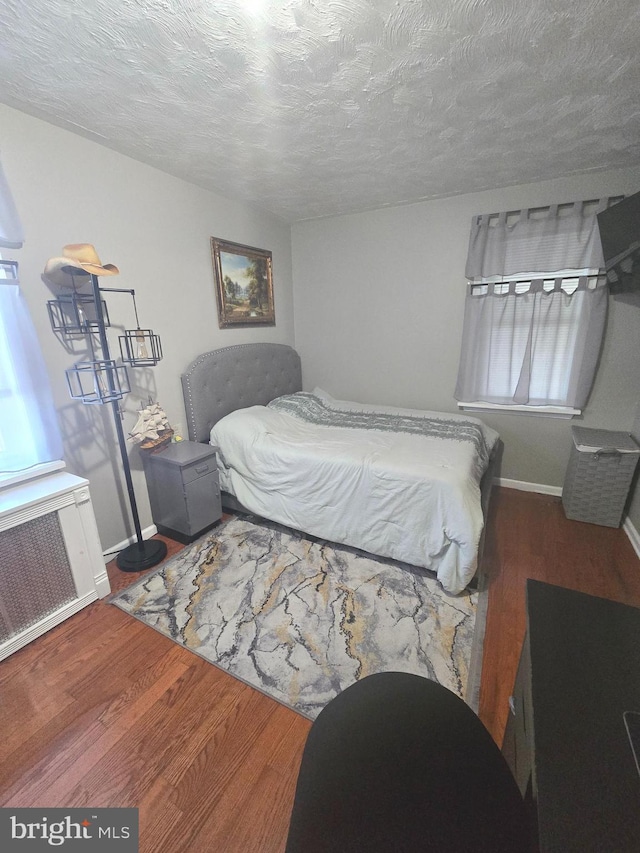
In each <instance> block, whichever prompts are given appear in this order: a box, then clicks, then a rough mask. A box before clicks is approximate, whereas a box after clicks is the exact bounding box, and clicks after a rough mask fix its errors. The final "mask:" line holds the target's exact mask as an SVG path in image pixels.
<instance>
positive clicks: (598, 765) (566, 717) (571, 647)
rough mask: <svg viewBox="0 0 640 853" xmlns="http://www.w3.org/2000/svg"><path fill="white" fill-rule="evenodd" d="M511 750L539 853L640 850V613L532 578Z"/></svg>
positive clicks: (508, 737) (508, 739)
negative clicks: (635, 726)
mask: <svg viewBox="0 0 640 853" xmlns="http://www.w3.org/2000/svg"><path fill="white" fill-rule="evenodd" d="M510 704H511V708H510V713H509V719H508V723H507V728H506V731H505V738H504V744H503V754H504V756H505V758H506V759H507V761H508V763H509V765H510V767H511V769H512V772H513V774H514V776H515V778H516V780H517V782H518V785H519V787H520V790H521V792H522V793H523V795H527V796H528V797H530V798H531V802H532V806H533V810H534V820H535V824H536V828H535V829H536V831H535V834H536V835H537V837H538V843H539V849H540V851H541V853H547V852H548V851H556V852H557V853H574V851H575V853H590V851H593V853H595V851H598V853H602V851H607V853H608V851H612V853H613V851H616V853H627V851H628V853H638V851H640V773H639V772H638V767H637V765H636V761H635V758H634V753H633V749H632V746H631V743H630V740H629V733H628V725H627V723H626V722H625V720H627V719H629V712H638V711H640V609H638V608H636V607H630V606H628V605H625V604H620V603H618V602H614V601H608V600H605V599H602V598H596V597H594V596H591V595H585V594H584V593H580V592H574V591H573V590H568V589H564V588H562V587H558V586H553V585H552V584H546V583H541V582H539V581H533V580H529V581H527V634H526V637H525V641H524V645H523V649H522V656H521V659H520V666H519V669H518V674H517V677H516V682H515V685H514V691H513V696H512V697H511V702H510Z"/></svg>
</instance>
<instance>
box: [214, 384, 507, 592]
mask: <svg viewBox="0 0 640 853" xmlns="http://www.w3.org/2000/svg"><path fill="white" fill-rule="evenodd" d="M334 424H335V425H334ZM458 428H459V429H461V430H462V437H460V436H456V430H457V429H458ZM392 429H393V431H392ZM396 430H397V431H396ZM497 438H498V434H497V433H496V432H494V431H493V430H492V429H490V428H489V427H487V426H485V425H484V424H482V422H481V421H479V420H477V419H475V418H468V417H466V416H462V415H452V414H442V413H433V412H421V411H417V410H412V409H394V408H391V407H387V406H368V405H363V404H358V403H347V402H344V401H340V400H334V399H333V398H332V397H330V396H329V395H327V394H325V393H324V392H321V391H319V389H316V390H315V392H314V394H313V395H311V394H299V395H298V394H295V395H291V396H290V397H281V398H278V399H277V400H275V401H274V402H273V403H270V404H269V406H266V407H265V406H252V407H251V408H248V409H240V410H238V411H235V412H233V413H232V414H230V415H227V417H225V418H223V419H222V420H221V421H219V422H218V423H217V424H216V425H215V427H214V428H213V429H212V431H211V444H214V445H217V446H218V447H219V448H220V453H219V465H220V485H221V487H222V489H223V490H224V491H227V492H229V493H230V494H232V495H235V497H236V498H237V499H238V500H239V501H240V503H241V504H242V505H243V506H244V507H246V509H248V510H250V511H251V512H254V513H256V514H257V515H260V516H263V517H264V518H269V519H271V520H273V521H276V522H278V523H280V524H284V525H287V526H289V527H293V528H295V529H297V530H301V531H304V532H305V533H308V534H311V535H313V536H317V537H320V538H322V539H328V540H330V541H333V542H339V543H342V544H345V545H350V546H352V547H355V548H359V549H362V550H364V551H368V552H370V553H372V554H378V555H380V556H382V557H390V558H392V559H395V560H402V561H404V562H407V563H411V564H413V565H416V566H422V567H424V568H427V569H431V570H434V571H436V572H437V577H438V579H439V580H440V582H441V583H442V586H443V587H444V589H446V590H447V591H449V592H451V593H458V592H461V591H462V590H463V589H464V588H465V587H466V585H467V584H468V583H469V581H470V580H471V578H472V577H473V575H474V574H475V571H476V565H477V555H478V545H479V542H480V535H481V532H482V526H483V517H482V509H481V505H480V479H481V477H482V474H483V473H484V470H485V469H486V466H487V463H488V456H489V453H490V451H491V449H492V447H493V445H494V444H495V442H496V440H497Z"/></svg>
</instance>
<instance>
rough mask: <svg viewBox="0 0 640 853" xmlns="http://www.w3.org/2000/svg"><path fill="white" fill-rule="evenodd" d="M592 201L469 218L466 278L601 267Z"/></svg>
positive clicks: (595, 209)
mask: <svg viewBox="0 0 640 853" xmlns="http://www.w3.org/2000/svg"><path fill="white" fill-rule="evenodd" d="M608 203H609V200H608V199H603V200H602V201H600V202H598V204H597V205H594V204H593V203H592V204H588V205H587V204H585V202H582V201H578V202H573V203H571V204H563V205H557V204H554V205H551V207H548V208H543V209H542V210H541V209H539V208H536V209H534V210H527V209H524V210H518V211H513V212H510V213H508V212H506V211H504V212H502V213H496V214H486V213H485V214H481V215H479V216H474V217H473V219H472V220H471V233H470V235H469V252H468V255H467V267H466V276H467V278H468V279H469V280H470V281H482V280H486V279H488V278H492V277H495V276H502V277H506V278H508V277H511V276H515V275H520V274H529V273H533V272H536V273H547V274H551V275H553V274H554V273H556V272H558V271H559V270H584V269H596V270H597V269H600V268H602V267H603V266H604V260H603V257H602V244H601V242H600V231H599V229H598V219H597V213H598V211H600V210H604V209H605V207H606V206H607V205H608Z"/></svg>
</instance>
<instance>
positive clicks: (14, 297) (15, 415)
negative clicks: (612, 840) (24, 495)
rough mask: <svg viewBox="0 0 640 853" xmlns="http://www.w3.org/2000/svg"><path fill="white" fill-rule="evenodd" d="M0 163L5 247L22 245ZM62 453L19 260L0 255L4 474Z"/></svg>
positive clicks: (0, 242) (0, 454)
mask: <svg viewBox="0 0 640 853" xmlns="http://www.w3.org/2000/svg"><path fill="white" fill-rule="evenodd" d="M22 242H23V240H22V228H21V226H20V221H19V219H18V215H17V212H16V210H15V206H14V204H13V198H12V197H11V194H10V192H9V187H8V185H7V183H6V180H5V178H4V173H3V171H2V167H1V166H0V247H1V248H7V247H8V248H10V249H16V248H19V247H20V246H21V245H22ZM61 457H62V444H61V440H60V432H59V429H58V423H57V418H56V413H55V409H54V407H53V402H52V399H51V391H50V388H49V383H48V378H47V372H46V367H45V364H44V359H43V358H42V353H41V351H40V344H39V342H38V339H37V337H36V333H35V329H34V328H33V324H32V322H31V317H30V316H29V311H28V308H27V306H26V304H25V302H24V299H23V297H22V294H21V292H20V285H19V282H18V264H17V263H16V262H15V261H7V260H2V257H1V256H0V479H5V476H3V475H7V474H8V473H14V472H17V471H23V470H26V469H30V468H33V467H34V466H37V465H40V464H42V463H46V462H51V461H53V460H57V459H60V458H61Z"/></svg>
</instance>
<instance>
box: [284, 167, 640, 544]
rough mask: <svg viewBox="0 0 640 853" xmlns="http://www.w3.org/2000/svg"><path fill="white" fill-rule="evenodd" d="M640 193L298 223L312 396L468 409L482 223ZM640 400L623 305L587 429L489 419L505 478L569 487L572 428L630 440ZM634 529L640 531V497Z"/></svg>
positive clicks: (595, 186)
mask: <svg viewBox="0 0 640 853" xmlns="http://www.w3.org/2000/svg"><path fill="white" fill-rule="evenodd" d="M639 189H640V168H637V169H635V170H627V171H611V172H600V173H597V174H593V175H588V176H581V177H574V178H566V179H561V180H553V181H545V182H541V183H537V184H530V185H527V186H517V187H510V188H506V189H498V190H493V191H490V192H482V193H475V194H470V195H466V196H457V197H453V198H448V199H442V200H437V201H432V202H424V203H420V204H412V205H406V206H403V207H395V208H386V209H382V210H377V211H373V212H369V213H362V214H357V215H351V216H341V217H334V218H330V219H324V220H314V221H309V222H301V223H297V224H295V225H294V226H293V228H292V252H293V280H294V298H295V306H296V312H295V332H296V347H297V349H298V351H299V352H300V354H301V357H302V365H303V371H304V382H305V387H306V388H308V389H311V388H313V386H314V385H319V386H321V387H323V388H325V390H327V391H329V392H330V393H332V394H334V396H337V397H341V398H345V399H355V400H360V401H364V402H379V403H390V404H395V405H403V406H411V407H419V408H424V409H433V410H440V411H457V409H456V403H455V400H454V399H453V391H454V387H455V382H456V376H457V370H458V358H459V353H460V341H461V336H462V321H463V311H464V298H465V284H466V281H465V276H464V267H465V260H466V254H467V243H468V237H469V226H470V221H471V217H472V216H473V215H474V214H477V213H484V212H494V211H499V210H505V209H506V210H514V209H519V208H521V207H535V206H543V205H546V204H550V203H553V202H565V201H572V200H574V199H589V198H599V197H601V196H606V195H616V194H620V193H626V194H629V193H632V192H635V191H637V190H639ZM639 401H640V300H636V304H635V305H629V304H625V303H622V302H620V301H618V300H614V299H612V300H610V313H609V320H608V327H607V333H606V339H605V342H604V347H603V352H602V358H601V364H600V369H599V372H598V376H597V379H596V383H595V387H594V390H593V393H592V396H591V399H590V402H589V404H588V406H587V408H586V411H585V413H584V417H583V419H581V420H577V419H576V420H574V421H564V420H552V419H548V418H534V417H530V416H519V415H514V414H496V415H491V416H489V415H487V416H483V417H484V420H486V422H487V423H489V424H490V425H491V426H493V427H494V428H495V429H497V430H498V431H499V432H500V434H501V435H502V438H503V440H504V443H505V452H504V461H503V466H502V476H503V477H505V478H510V479H514V480H520V481H525V482H528V483H536V484H542V485H547V486H556V487H558V486H561V485H562V481H563V476H564V470H565V466H566V462H567V459H568V454H569V452H570V448H571V425H572V423H581V424H583V425H584V426H594V427H599V428H602V429H614V430H625V431H628V430H630V429H631V427H632V424H633V421H634V417H635V412H636V407H637V405H638V402H639ZM636 504H637V505H638V506H637V505H636ZM632 519H633V520H634V523H635V525H636V527H637V528H638V529H640V500H639V499H636V503H635V504H634V507H633V509H632Z"/></svg>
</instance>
